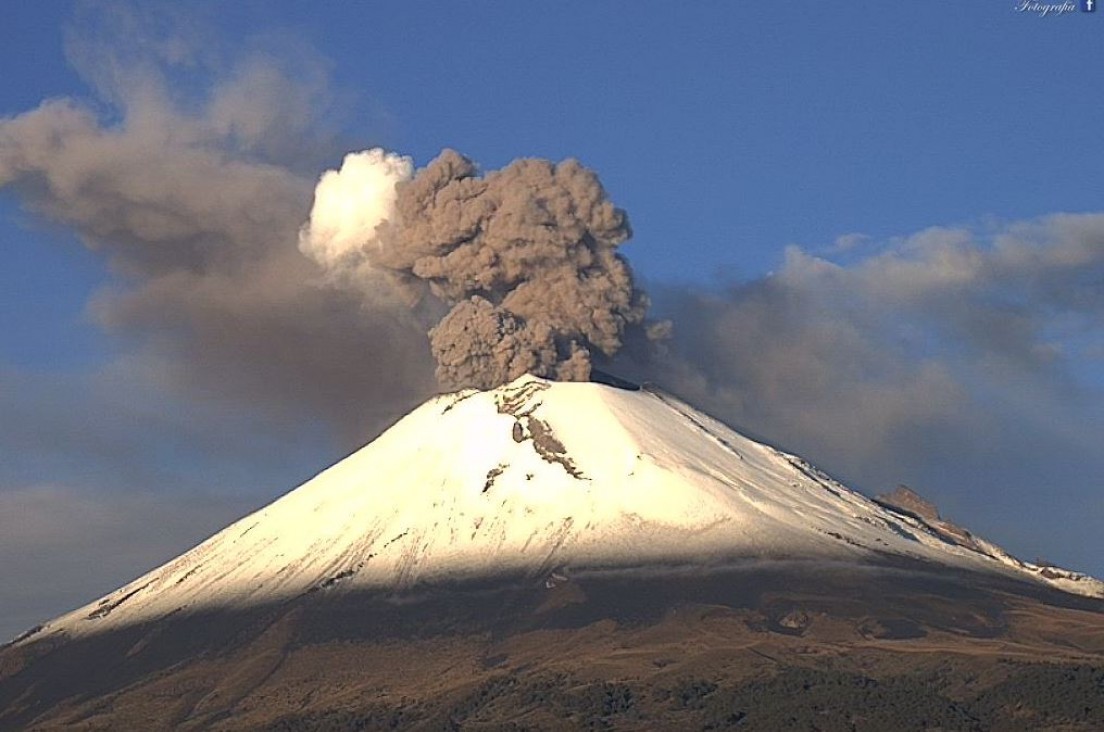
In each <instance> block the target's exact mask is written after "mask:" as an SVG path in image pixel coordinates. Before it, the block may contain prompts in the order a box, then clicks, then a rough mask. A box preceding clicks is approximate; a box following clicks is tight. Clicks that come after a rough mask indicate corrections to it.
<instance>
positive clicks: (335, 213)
mask: <svg viewBox="0 0 1104 732" xmlns="http://www.w3.org/2000/svg"><path fill="white" fill-rule="evenodd" d="M413 173H414V164H413V162H412V161H411V159H410V158H408V157H405V156H402V155H398V154H396V153H392V152H387V151H385V150H382V149H380V148H372V149H371V150H364V151H362V152H355V153H349V154H348V155H346V156H345V159H344V160H343V161H342V163H341V168H340V170H328V171H326V172H325V173H324V174H323V175H322V177H321V179H320V180H319V181H318V186H317V187H316V188H315V191H314V206H313V207H312V208H311V213H310V221H309V222H308V223H307V225H306V226H304V227H303V229H302V231H301V232H300V234H299V250H300V251H301V252H303V254H305V255H307V256H308V257H310V258H311V259H313V260H314V261H315V262H317V263H318V264H319V265H320V266H321V267H322V268H323V269H324V270H325V271H326V272H327V273H329V274H331V275H335V276H340V275H341V274H343V273H346V272H348V271H349V270H350V269H352V270H353V271H354V272H355V271H357V270H360V269H362V267H363V266H364V265H365V264H367V259H366V247H367V246H368V245H369V244H370V243H371V242H372V241H373V240H374V239H375V238H376V227H378V226H379V225H381V224H383V223H384V222H387V221H389V220H390V219H391V218H392V217H393V216H394V213H395V200H396V197H397V195H398V193H397V192H396V190H395V185H396V184H397V183H399V182H401V181H405V180H410V178H411V177H412V176H413Z"/></svg>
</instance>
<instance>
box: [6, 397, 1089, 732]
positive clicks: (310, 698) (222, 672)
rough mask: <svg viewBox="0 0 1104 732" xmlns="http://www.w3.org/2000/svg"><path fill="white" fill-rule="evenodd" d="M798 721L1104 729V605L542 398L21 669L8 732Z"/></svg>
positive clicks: (617, 400) (382, 456)
mask: <svg viewBox="0 0 1104 732" xmlns="http://www.w3.org/2000/svg"><path fill="white" fill-rule="evenodd" d="M1025 690H1027V691H1025ZM902 710H904V711H902ZM806 718H808V720H812V721H810V724H812V725H813V726H812V727H810V726H808V725H806V726H801V725H802V724H804V723H805V721H807V720H806ZM787 725H791V727H792V728H800V729H809V728H812V729H835V728H837V727H838V728H840V729H889V728H893V729H914V728H915V729H929V728H934V727H939V728H942V729H989V728H1000V729H1017V728H1020V727H1017V726H1016V725H1026V726H1023V728H1024V729H1040V728H1046V727H1047V725H1053V726H1054V728H1056V729H1057V728H1061V729H1082V728H1083V729H1095V728H1099V727H1100V726H1101V725H1104V583H1101V582H1100V581H1098V580H1096V579H1093V578H1091V577H1088V576H1086V575H1084V574H1081V573H1078V572H1073V571H1069V570H1064V569H1061V568H1058V567H1053V566H1037V565H1034V564H1031V563H1027V562H1023V561H1020V560H1018V559H1016V558H1015V557H1013V556H1011V555H1010V554H1009V553H1007V552H1005V551H1004V550H1002V549H1001V548H1000V547H998V546H996V545H995V544H993V543H991V542H988V541H986V540H984V539H982V538H980V537H977V536H975V535H973V534H971V533H970V532H969V531H967V530H965V529H962V528H961V527H958V526H955V525H954V524H951V523H950V522H947V521H944V520H943V519H941V518H940V517H939V515H938V513H937V512H936V511H935V510H934V507H931V506H930V504H927V503H926V502H924V501H923V500H922V499H920V498H919V497H918V496H916V495H915V494H913V493H911V492H910V491H903V492H900V491H899V492H898V494H896V495H895V496H890V497H886V498H883V499H870V498H867V497H865V496H863V495H862V494H860V493H857V492H855V491H853V490H851V489H849V488H847V487H845V486H843V485H841V484H840V483H839V482H837V481H836V480H834V479H832V478H831V477H830V476H828V475H827V474H825V473H823V472H822V471H820V470H818V469H817V468H815V467H814V466H812V465H810V464H809V463H808V462H807V461H805V460H803V459H801V458H799V457H797V456H795V455H792V454H788V453H786V452H784V451H781V450H779V449H776V448H774V447H771V446H769V445H765V444H762V443H760V442H757V441H754V440H751V439H749V438H747V437H744V436H742V435H740V434H738V433H737V432H735V431H733V430H731V429H729V428H728V427H726V426H724V425H722V424H721V423H719V422H717V421H716V420H714V419H712V418H710V417H708V416H706V415H705V414H703V413H701V412H699V411H697V410H695V409H693V408H691V407H690V406H688V405H687V404H685V403H683V402H681V401H679V400H678V399H676V398H674V397H672V396H670V395H667V394H664V393H663V392H661V391H659V390H656V389H651V388H638V387H634V386H632V385H628V384H625V383H621V382H618V383H617V384H612V385H611V384H599V383H553V382H549V381H545V380H542V379H538V378H535V377H532V376H525V377H522V378H520V379H518V380H516V381H514V382H512V383H510V384H508V385H505V386H502V387H500V388H497V389H494V390H490V391H474V390H468V391H462V392H458V393H455V394H447V395H442V396H438V397H436V398H434V399H431V400H430V401H428V402H426V403H425V404H423V405H422V406H421V407H419V408H417V409H416V410H415V411H413V412H412V413H410V414H409V415H407V416H406V417H404V418H403V419H402V420H400V421H399V422H398V423H397V424H395V425H394V426H393V427H392V428H390V429H389V430H388V431H386V432H385V433H384V434H383V435H381V436H380V437H379V438H377V439H376V440H374V441H373V442H372V443H370V444H369V445H367V446H366V447H364V448H362V449H361V450H359V451H358V452H356V453H354V454H353V455H351V456H349V457H348V458H346V459H345V460H343V461H341V462H339V463H338V464H336V465H334V466H333V467H331V468H329V469H328V470H326V471H324V472H322V473H321V474H319V475H318V476H316V477H315V478H313V479H312V480H310V481H308V482H306V483H305V484H303V485H302V486H300V487H299V488H297V489H295V490H293V491H291V492H290V493H287V494H286V495H284V496H283V497H281V498H279V499H278V500H276V501H275V502H273V503H272V504H270V505H268V506H267V507H265V508H263V509H261V510H259V511H257V512H255V513H253V514H251V515H249V516H246V517H245V518H243V519H241V520H239V521H238V522H236V523H234V524H232V525H231V526H229V527H227V528H226V529H224V530H223V531H221V532H219V533H218V534H216V535H214V536H212V537H211V538H210V539H208V540H207V541H205V542H203V543H202V544H200V545H199V546H197V547H195V548H194V549H192V550H190V551H188V552H186V553H184V554H182V555H181V556H179V557H177V558H176V559H174V560H172V561H170V562H168V563H167V564H165V565H164V566H162V567H159V568H157V569H154V570H153V571H151V572H149V573H148V574H146V575H144V576H142V577H140V578H138V579H136V580H134V581H133V582H131V583H130V584H128V585H126V586H124V587H122V588H120V589H118V590H116V591H115V592H113V593H111V594H109V595H107V596H106V597H104V598H101V599H99V600H96V601H94V602H92V603H90V604H88V605H86V606H84V607H82V608H79V609H77V610H74V611H73V612H70V613H68V614H66V615H63V616H61V617H59V618H57V619H55V620H52V621H50V622H47V623H44V624H43V625H42V626H39V627H37V628H34V629H32V630H31V631H29V632H27V633H25V634H23V635H22V636H20V637H19V638H17V639H16V640H15V641H13V642H12V643H10V644H9V645H8V646H7V647H5V648H4V649H3V651H0V728H2V729H22V728H34V729H51V728H62V727H65V728H69V727H73V726H80V727H81V728H84V729H121V728H127V729H156V728H166V729H170V728H171V729H189V728H190V729H255V728H273V729H376V728H422V729H441V728H446V729H449V728H452V729H459V728H472V729H528V728H532V729H572V728H587V727H590V728H621V729H641V728H655V729H694V728H697V729H701V728H713V729H717V728H725V727H728V726H740V728H742V729H783V728H787ZM817 725H819V726H817ZM917 725H920V726H917ZM1062 725H1065V726H1062ZM1078 725H1084V726H1078Z"/></svg>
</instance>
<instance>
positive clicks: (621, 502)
mask: <svg viewBox="0 0 1104 732" xmlns="http://www.w3.org/2000/svg"><path fill="white" fill-rule="evenodd" d="M887 555H888V556H889V557H893V556H897V557H910V558H916V559H921V560H926V561H930V562H936V563H940V564H945V565H951V566H954V567H959V568H966V569H973V570H982V571H992V572H998V573H1003V574H1008V575H1013V576H1018V577H1020V578H1023V579H1027V580H1033V581H1037V582H1040V583H1044V584H1049V585H1053V586H1056V587H1059V588H1061V589H1063V590H1067V591H1070V592H1075V593H1079V594H1084V595H1092V596H1104V583H1101V582H1099V581H1097V580H1094V579H1092V578H1089V577H1086V576H1084V575H1079V574H1077V573H1073V572H1067V571H1064V570H1057V569H1055V568H1053V567H1048V568H1040V567H1035V566H1032V565H1028V564H1024V563H1021V562H1019V561H1018V560H1016V559H1014V558H1012V557H1011V556H1009V555H1008V554H1006V553H1004V552H1003V551H1001V550H1000V549H999V548H998V547H996V546H993V545H991V544H989V543H987V542H984V541H981V540H979V539H976V538H974V537H971V540H970V542H965V543H955V542H953V541H950V540H948V538H947V536H946V534H945V533H943V534H941V533H940V532H938V531H935V530H933V529H932V527H931V526H929V525H928V524H927V523H926V522H925V520H924V519H923V518H922V517H920V516H917V515H913V514H910V513H909V512H907V511H897V510H894V509H893V508H892V507H889V506H884V505H880V504H878V503H875V502H874V501H871V500H869V499H867V498H865V497H864V496H862V495H860V494H858V493H856V492H854V491H851V490H849V489H847V488H845V487H844V486H842V485H840V484H839V483H837V482H835V481H833V480H832V479H831V478H829V477H828V476H826V475H825V474H823V473H821V472H820V471H818V470H816V469H815V468H813V467H812V466H810V465H809V464H808V463H807V462H805V461H804V460H802V459H800V458H798V457H795V456H793V455H788V454H786V453H784V452H780V451H778V450H776V449H774V448H772V447H768V446H766V445H763V444H760V443H757V442H754V441H752V440H750V439H748V438H746V437H743V436H741V435H739V434H737V433H735V432H734V431H732V430H730V429H728V428H727V427H725V426H724V425H722V424H720V423H719V422H717V421H715V420H713V419H711V418H709V417H707V416H705V415H704V414H702V413H700V412H697V411H695V410H694V409H692V408H690V407H689V406H687V405H686V404H683V403H681V402H679V401H678V400H676V399H674V398H672V397H670V396H666V395H664V394H662V393H658V392H653V391H648V390H641V391H629V390H625V389H618V388H614V387H610V386H603V385H600V384H594V383H550V382H547V381H544V380H541V379H537V378H534V377H528V376H527V377H523V378H521V379H518V380H517V381H515V382H513V383H512V384H509V385H507V386H503V387H501V388H498V389H495V390H493V391H488V392H474V391H469V392H461V393H458V394H449V395H444V396H440V397H437V398H434V399H432V400H430V401H429V402H427V403H426V404H424V405H422V406H421V407H419V408H418V409H416V410H415V411H414V412H412V413H411V414H409V415H408V416H406V417H405V418H403V419H402V420H401V421H399V422H398V423H397V424H396V425H395V426H394V427H392V428H391V429H389V430H388V431H387V432H386V433H384V434H383V435H381V436H380V437H379V438H378V439H376V440H375V441H373V442H372V443H371V444H369V445H368V446H366V447H364V448H363V449H361V450H360V451H358V452H356V453H354V454H353V455H351V456H350V457H348V458H347V459H345V460H343V461H341V462H339V463H338V464H336V465H334V466H333V467H331V468H330V469H328V470H326V471H325V472H323V473H322V474H320V475H318V476H317V477H315V478H314V479H312V480H310V481H308V482H307V483H305V484H304V485H302V486H301V487H299V488H298V489H296V490H293V491H291V492H290V493H288V494H287V495H285V496H283V497H282V498H280V499H278V500H277V501H275V502H274V503H272V504H270V505H269V506H267V507H265V508H263V509H261V510H260V511H257V512H256V513H254V514H252V515H250V516H247V517H245V518H243V519H242V520H240V521H238V522H237V523H234V524H233V525H231V526H230V527H228V528H226V529H225V530H223V531H221V532H219V533H218V534H216V535H215V536H213V537H211V538H210V539H208V540H207V541H205V542H204V543H202V544H200V545H199V546H198V547H196V548H195V549H192V550H191V551H189V552H187V553H185V554H183V555H181V556H180V557H178V558H177V559H174V560H173V561H171V562H169V563H168V564H166V565H164V566H162V567H160V568H158V569H155V570H153V571H152V572H150V573H148V574H146V575H145V576H143V577H141V578H139V579H137V580H135V581H134V582H132V583H130V584H128V585H126V586H125V587H123V588H121V589H119V590H117V591H115V592H113V593H111V594H110V595H108V596H107V597H104V598H103V599H101V600H99V601H97V602H94V603H92V604H90V605H88V606H86V607H83V608H80V609H78V610H76V611H74V612H72V613H69V614H68V615H65V616H63V617H61V618H59V619H57V620H55V621H53V622H52V623H49V624H48V625H47V626H46V627H44V628H43V629H42V630H41V631H39V632H40V633H41V632H49V631H51V630H62V631H65V632H67V633H71V634H76V635H79V634H83V633H86V632H90V631H94V630H97V629H105V628H110V627H113V626H117V625H120V624H129V623H132V622H136V621H140V620H146V619H151V618H156V617H159V616H162V615H166V614H168V613H172V612H176V611H188V610H195V609H202V608H205V607H212V606H231V607H240V606H242V605H245V604H251V603H260V602H267V601H271V600H277V599H284V598H289V597H294V596H296V595H299V594H302V593H308V592H342V591H345V590H348V589H350V588H357V589H363V588H384V589H392V590H403V589H408V588H410V587H412V586H414V585H416V584H419V583H423V582H427V581H429V582H433V581H450V580H457V579H464V578H469V577H479V576H485V575H492V574H501V573H519V572H520V573H526V574H528V575H530V576H533V577H535V578H539V577H541V576H542V575H543V576H548V575H549V574H550V573H552V572H555V571H560V572H562V571H572V570H580V569H583V568H595V567H634V566H647V565H654V564H662V565H669V564H678V563H683V564H685V563H694V564H702V563H723V562H725V561H728V560H734V559H737V560H738V559H746V558H770V559H790V558H793V559H805V558H812V559H828V560H839V561H844V562H848V561H854V562H868V561H877V560H880V559H885V558H886V557H887ZM36 635H38V633H36Z"/></svg>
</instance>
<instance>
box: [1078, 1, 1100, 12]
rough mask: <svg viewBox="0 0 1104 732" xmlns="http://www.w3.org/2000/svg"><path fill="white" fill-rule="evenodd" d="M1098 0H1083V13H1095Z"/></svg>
mask: <svg viewBox="0 0 1104 732" xmlns="http://www.w3.org/2000/svg"><path fill="white" fill-rule="evenodd" d="M1096 3H1097V0H1081V12H1082V13H1095V12H1096Z"/></svg>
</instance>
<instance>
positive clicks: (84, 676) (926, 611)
mask: <svg viewBox="0 0 1104 732" xmlns="http://www.w3.org/2000/svg"><path fill="white" fill-rule="evenodd" d="M338 589H339V588H329V589H326V590H319V591H317V592H312V593H308V594H306V595H303V596H301V597H298V598H295V599H293V600H289V601H287V602H284V603H280V604H273V605H269V606H265V607H254V608H250V609H249V610H246V611H231V610H226V611H207V612H203V613H195V614H185V613H183V612H180V613H176V614H173V615H170V616H169V617H166V618H162V619H160V620H157V621H155V622H150V623H146V624H143V625H136V626H132V627H128V628H124V629H121V630H115V631H112V632H105V633H102V634H99V635H90V636H87V637H83V638H76V639H71V640H66V639H63V638H59V637H51V636H49V635H45V634H40V635H39V636H35V637H32V638H30V639H29V640H27V641H25V642H24V643H21V644H18V645H15V646H9V647H7V648H5V649H3V650H2V651H0V729H4V730H7V729H55V728H63V727H73V726H79V727H81V728H84V729H120V728H133V729H137V728H142V729H158V728H164V729H228V730H229V729H284V730H306V729H388V728H402V729H563V728H565V726H566V727H570V728H581V729H587V728H590V729H639V728H652V729H723V728H727V727H729V726H734V725H739V728H740V729H823V730H832V729H859V730H862V729H871V730H875V729H878V730H880V729H902V730H904V729H929V728H941V729H947V730H958V729H963V730H966V729H970V730H972V729H1046V728H1048V727H1050V728H1055V729H1057V728H1062V729H1086V730H1088V729H1100V728H1104V603H1102V602H1101V601H1099V600H1091V599H1087V598H1081V597H1076V596H1072V595H1067V594H1064V593H1060V592H1056V591H1052V590H1048V589H1045V588H1042V587H1036V586H1033V585H1026V584H1023V583H1019V582H1015V581H1012V580H1003V579H1000V578H994V577H990V576H981V575H967V574H954V573H948V572H947V571H946V570H939V572H938V573H937V572H931V571H926V570H925V568H923V567H919V566H916V567H897V568H877V569H871V568H862V569H860V568H853V567H842V566H838V565H817V564H804V565H803V564H800V563H761V564H755V565H748V566H744V567H741V568H730V569H727V570H723V571H712V572H693V571H688V570H685V569H684V570H678V571H676V570H670V571H667V572H662V573H661V572H658V571H657V572H653V573H648V574H644V573H642V572H633V573H611V572H607V573H582V572H580V573H576V574H573V575H572V576H570V577H569V576H567V575H565V574H563V573H556V574H555V575H554V576H552V577H549V578H537V579H532V578H530V579H521V578H518V579H513V580H507V579H502V580H497V581H494V582H485V583H482V584H479V585H477V584H471V583H469V584H465V585H462V586H453V587H437V588H432V589H428V590H425V591H423V592H420V593H419V594H418V595H413V594H407V595H404V596H401V597H395V596H385V595H381V594H372V593H363V592H361V593H352V592H340V591H337V590H338ZM43 636H44V637H43Z"/></svg>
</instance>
